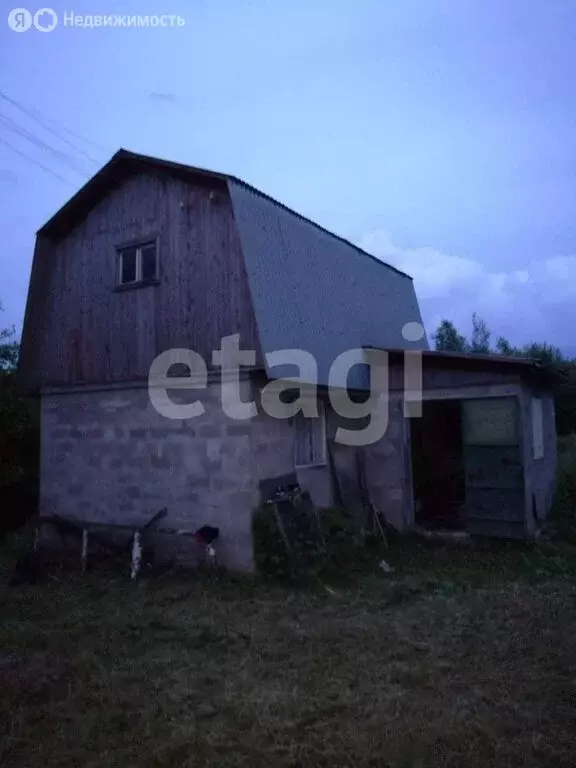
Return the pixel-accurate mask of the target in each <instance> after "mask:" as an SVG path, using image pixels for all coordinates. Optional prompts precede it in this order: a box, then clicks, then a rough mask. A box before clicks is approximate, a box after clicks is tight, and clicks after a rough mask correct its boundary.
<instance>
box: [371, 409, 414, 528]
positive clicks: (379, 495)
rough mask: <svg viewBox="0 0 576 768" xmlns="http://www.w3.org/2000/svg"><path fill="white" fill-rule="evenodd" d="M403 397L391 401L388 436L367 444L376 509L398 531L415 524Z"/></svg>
mask: <svg viewBox="0 0 576 768" xmlns="http://www.w3.org/2000/svg"><path fill="white" fill-rule="evenodd" d="M403 409H404V405H403V401H402V400H401V399H400V398H398V397H392V398H390V401H389V411H388V429H387V430H386V434H385V435H384V437H383V438H382V439H381V440H379V441H378V442H376V443H373V444H372V445H368V446H366V448H365V449H364V450H365V457H366V480H367V483H368V486H369V489H370V496H371V499H372V502H373V503H374V504H375V506H376V509H377V510H378V511H379V512H380V513H381V514H382V515H383V517H384V519H385V520H386V522H387V523H389V524H390V525H391V526H393V527H394V528H395V529H396V530H398V531H405V530H407V529H409V528H411V527H412V525H413V524H414V520H413V509H412V490H411V486H410V471H411V470H410V457H409V455H408V452H409V443H408V440H407V430H408V424H407V422H406V419H405V418H404V410H403Z"/></svg>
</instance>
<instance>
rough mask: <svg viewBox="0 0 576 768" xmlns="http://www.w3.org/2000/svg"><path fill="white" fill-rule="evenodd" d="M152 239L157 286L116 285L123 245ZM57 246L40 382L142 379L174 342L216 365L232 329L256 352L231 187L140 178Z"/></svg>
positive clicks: (40, 324)
mask: <svg viewBox="0 0 576 768" xmlns="http://www.w3.org/2000/svg"><path fill="white" fill-rule="evenodd" d="M148 237H151V238H152V237H158V243H159V284H158V285H154V286H148V287H141V288H133V289H128V290H115V287H116V260H117V250H116V249H117V248H118V247H119V246H121V245H122V244H123V243H126V242H130V241H133V240H135V239H141V238H142V239H145V238H148ZM52 250H53V252H52V254H47V253H45V254H44V256H47V255H50V256H51V259H50V260H51V265H50V269H46V270H45V275H46V282H45V284H44V285H43V286H42V287H41V288H40V291H43V292H44V301H43V302H42V304H43V306H42V307H41V310H40V312H35V313H34V315H35V316H36V319H35V321H34V326H35V327H34V331H35V333H36V334H38V333H40V334H41V336H42V343H41V345H39V347H40V348H39V349H36V354H37V355H39V360H40V365H39V371H38V381H37V382H36V385H37V386H38V385H40V386H42V385H60V384H78V383H101V382H117V381H130V380H135V379H143V378H146V377H147V375H148V371H149V368H150V364H151V363H152V360H153V359H154V357H155V356H156V355H158V354H159V353H160V352H162V351H165V350H167V349H170V348H175V347H185V348H188V349H193V350H194V351H196V352H198V353H200V354H202V355H203V357H204V359H205V360H206V363H207V365H208V366H210V365H211V357H212V350H214V349H218V348H219V346H220V339H221V338H222V337H223V336H226V335H229V334H233V333H240V336H241V343H242V345H243V346H244V347H245V348H251V349H258V344H257V333H256V326H255V320H254V314H253V310H252V304H251V300H250V294H249V288H248V282H247V279H246V275H245V270H244V262H243V258H242V253H241V248H240V242H239V238H238V236H237V233H236V227H235V223H234V217H233V212H232V206H231V203H230V199H229V196H228V193H227V189H226V186H225V185H222V186H217V185H216V186H214V185H213V186H211V187H210V186H205V185H204V186H203V185H201V184H198V185H194V184H190V183H189V182H186V181H182V180H180V179H178V178H174V177H170V176H167V175H166V176H165V175H156V174H153V175H148V174H140V175H137V176H134V177H132V178H130V179H129V180H128V181H126V182H125V183H124V184H123V185H122V186H121V187H120V188H117V189H116V190H114V191H112V192H111V193H110V194H109V196H108V197H107V198H105V199H104V200H103V201H102V202H101V203H100V204H99V205H98V206H97V207H96V208H94V209H93V210H92V211H91V212H90V213H89V214H88V216H87V217H86V219H85V220H84V221H83V222H81V223H80V224H79V226H78V227H77V228H76V229H75V230H73V231H72V232H71V233H70V234H69V235H68V236H67V237H65V238H64V239H63V240H61V241H60V242H58V243H56V244H54V246H53V249H52ZM31 309H32V308H31ZM39 314H40V315H41V317H38V315H39Z"/></svg>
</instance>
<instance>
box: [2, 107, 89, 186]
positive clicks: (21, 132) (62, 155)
mask: <svg viewBox="0 0 576 768" xmlns="http://www.w3.org/2000/svg"><path fill="white" fill-rule="evenodd" d="M0 123H5V124H6V125H7V127H8V130H11V131H13V132H14V133H16V134H17V135H18V136H22V137H23V138H25V139H27V140H28V141H30V142H31V143H32V144H34V146H36V147H38V148H39V149H42V150H44V151H45V152H49V153H51V154H52V155H54V156H55V157H56V158H57V159H58V160H60V161H62V162H65V163H66V164H67V165H68V166H69V167H70V168H71V169H72V170H73V171H76V173H80V174H81V175H83V176H86V174H85V172H84V171H83V169H82V168H80V167H79V166H78V161H77V160H76V158H75V157H72V156H71V155H69V154H67V153H66V152H62V151H61V150H59V149H56V148H55V147H52V146H50V144H47V143H46V142H45V141H43V140H42V139H40V138H38V136H35V135H34V134H33V133H31V132H30V131H28V130H27V129H26V128H24V127H23V126H21V125H19V123H17V122H16V121H15V120H13V119H12V118H11V117H8V115H4V114H2V112H0Z"/></svg>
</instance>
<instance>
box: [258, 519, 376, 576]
mask: <svg viewBox="0 0 576 768" xmlns="http://www.w3.org/2000/svg"><path fill="white" fill-rule="evenodd" d="M318 516H319V523H320V531H321V533H322V538H323V540H324V541H323V544H321V545H317V546H316V549H315V550H314V551H311V550H310V547H309V545H310V541H306V540H303V541H301V542H298V541H296V542H294V545H293V556H290V554H289V553H288V552H287V550H286V546H285V544H284V541H283V539H282V536H281V534H280V531H279V530H278V526H277V524H276V517H275V515H274V510H273V509H272V507H271V506H269V505H262V506H261V507H258V509H256V510H255V512H254V514H253V518H252V532H253V541H254V558H255V562H256V567H257V569H258V571H259V573H260V574H261V575H263V576H265V577H269V578H274V579H280V580H288V581H292V582H294V581H309V580H314V579H316V578H320V577H322V578H330V579H334V578H341V577H346V576H350V575H352V574H354V573H357V572H365V571H366V570H367V569H369V568H370V567H375V565H376V562H377V559H378V554H379V551H380V548H381V547H382V540H381V539H378V538H377V537H376V536H373V535H372V534H370V533H367V532H366V531H365V530H364V529H363V528H362V526H361V525H360V524H359V521H358V520H357V519H356V518H355V517H354V516H353V515H351V514H350V513H349V512H347V511H346V510H345V509H342V508H339V507H330V508H328V509H323V510H319V512H318ZM291 544H292V542H291ZM298 553H300V555H301V556H300V557H298Z"/></svg>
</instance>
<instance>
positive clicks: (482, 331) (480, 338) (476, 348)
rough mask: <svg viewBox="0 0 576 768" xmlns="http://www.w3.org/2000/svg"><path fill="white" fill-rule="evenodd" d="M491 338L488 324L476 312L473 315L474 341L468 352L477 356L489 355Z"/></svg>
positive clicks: (471, 342)
mask: <svg viewBox="0 0 576 768" xmlns="http://www.w3.org/2000/svg"><path fill="white" fill-rule="evenodd" d="M490 336H491V333H490V331H489V330H488V326H487V325H486V322H485V321H484V320H482V318H480V317H478V315H477V314H476V312H474V314H473V315H472V339H471V341H470V344H469V345H468V346H467V350H466V351H467V352H472V353H473V354H477V355H489V354H490Z"/></svg>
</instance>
